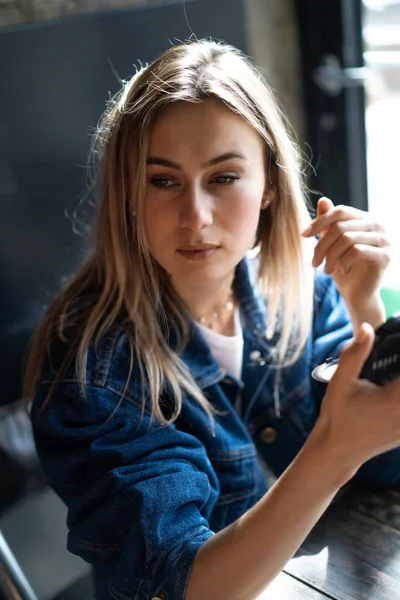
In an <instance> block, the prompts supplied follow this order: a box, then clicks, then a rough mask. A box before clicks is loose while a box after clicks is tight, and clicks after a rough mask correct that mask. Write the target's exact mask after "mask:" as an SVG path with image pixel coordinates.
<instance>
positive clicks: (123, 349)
mask: <svg viewBox="0 0 400 600" xmlns="http://www.w3.org/2000/svg"><path fill="white" fill-rule="evenodd" d="M80 342H81V337H80V335H79V332H78V331H76V330H75V331H72V330H71V331H70V332H69V333H68V335H67V336H66V337H65V338H64V339H60V338H57V339H55V340H54V341H53V342H52V343H51V345H50V347H49V349H48V352H47V356H46V360H45V362H44V365H43V369H42V372H41V375H40V377H39V381H38V386H37V387H38V389H39V390H40V389H49V388H50V387H51V386H52V385H55V388H54V393H55V394H56V395H57V390H58V389H60V388H63V389H65V388H66V387H68V388H69V389H72V388H75V389H76V390H77V393H78V391H79V394H82V395H83V390H82V386H81V383H82V381H81V378H80V377H79V374H78V369H77V361H78V351H79V343H80ZM83 374H84V380H85V387H88V388H92V389H98V390H99V391H100V390H109V391H110V392H114V393H115V395H116V396H118V397H120V396H121V394H122V393H125V395H126V396H127V398H129V397H132V399H136V400H137V401H139V397H141V396H142V394H141V388H142V384H141V377H140V370H139V367H138V362H137V358H136V356H135V352H134V347H133V342H132V338H131V336H130V335H129V331H128V329H127V328H126V327H124V326H123V325H122V324H118V325H113V326H112V327H111V328H110V329H109V330H108V331H107V332H106V333H105V334H104V335H102V336H101V337H100V338H99V339H94V338H93V339H92V340H91V341H90V343H89V346H88V351H87V358H86V365H85V368H84V371H83ZM127 383H128V386H127ZM38 395H39V396H40V395H41V394H38ZM52 395H53V394H52Z"/></svg>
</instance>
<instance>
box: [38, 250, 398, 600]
mask: <svg viewBox="0 0 400 600" xmlns="http://www.w3.org/2000/svg"><path fill="white" fill-rule="evenodd" d="M252 270H253V266H252V263H251V262H250V261H249V260H247V259H245V260H243V261H242V262H241V263H240V264H239V265H238V267H237V271H236V278H235V286H236V287H235V289H236V291H237V292H238V296H239V298H240V310H241V318H242V321H243V335H244V352H243V373H242V380H241V381H238V380H235V379H233V378H232V377H229V376H226V375H225V374H224V373H223V372H222V371H221V369H220V367H219V365H218V364H217V363H216V362H215V360H214V358H213V356H212V355H211V352H210V350H209V348H208V346H207V344H206V342H205V341H204V339H203V338H202V336H201V333H200V331H199V330H198V329H197V328H196V327H193V333H192V336H191V338H190V340H189V343H188V344H187V346H186V348H185V350H184V352H183V353H182V355H181V356H182V359H183V360H184V362H185V363H186V365H187V366H188V368H189V369H190V372H191V374H192V375H193V377H194V379H195V381H196V382H197V384H198V386H199V387H200V388H201V389H202V390H203V392H204V393H205V394H206V396H207V398H208V399H209V400H210V401H211V402H212V403H213V405H214V406H215V407H216V408H218V409H220V410H222V411H223V413H224V414H223V415H220V416H217V417H216V421H215V435H213V433H212V430H211V427H210V421H209V418H208V417H207V415H206V414H205V412H204V411H203V409H202V408H201V407H200V406H199V405H198V403H197V402H195V401H194V400H193V399H192V398H191V397H189V396H186V397H184V401H183V409H182V412H181V414H180V416H179V418H178V420H177V421H176V422H175V423H174V424H172V425H169V426H162V425H161V424H160V422H157V421H154V422H153V423H152V424H150V412H149V409H148V408H147V407H146V406H145V407H144V413H143V414H142V388H141V383H140V377H139V373H138V372H137V371H136V370H135V365H133V374H132V377H131V380H130V383H129V386H128V389H127V391H126V393H125V395H124V397H123V400H122V402H121V403H120V404H119V402H120V399H121V394H122V391H123V389H124V384H125V381H126V379H127V376H128V371H129V346H128V343H127V336H126V333H125V332H124V330H123V329H118V328H115V329H114V330H113V331H112V332H111V333H109V334H108V335H107V336H105V338H104V339H103V340H102V342H101V343H100V345H99V347H98V348H97V349H96V350H95V349H94V347H93V346H91V347H90V351H89V357H88V364H87V372H86V376H87V387H86V389H85V395H83V393H82V389H81V386H80V384H79V382H78V380H77V377H76V375H75V372H74V369H71V370H70V371H68V372H67V373H66V374H65V375H64V376H63V378H62V380H61V382H60V383H59V384H58V386H57V387H56V389H55V391H54V394H53V396H52V398H51V399H50V401H49V403H48V404H47V406H46V408H45V409H44V410H42V411H41V410H40V408H41V404H42V401H43V399H44V397H45V396H46V393H47V391H48V390H49V386H50V385H51V383H52V381H53V379H54V370H52V369H50V367H48V368H46V369H45V370H44V371H43V373H42V376H41V380H40V383H39V386H38V390H37V395H36V398H35V401H34V403H33V406H32V411H31V417H32V423H33V430H34V435H35V440H36V445H37V450H38V454H39V457H40V460H41V464H42V466H43V468H44V471H45V473H46V475H47V478H48V481H49V483H50V485H51V486H52V487H53V489H54V490H55V491H56V493H57V494H58V495H59V496H60V497H61V498H62V500H63V501H64V502H65V503H66V505H67V507H68V519H67V525H68V529H69V534H68V549H69V550H70V551H71V552H73V553H74V554H77V555H79V556H81V557H82V558H83V559H84V560H86V561H88V562H89V563H91V564H92V565H93V570H94V576H95V585H96V594H97V598H98V600H110V599H111V598H114V599H117V600H155V599H161V600H183V599H184V598H185V593H186V587H187V583H188V579H189V576H190V571H191V568H192V565H193V561H194V559H195V556H196V553H197V552H198V550H199V549H200V547H201V546H202V545H203V544H204V543H205V542H206V541H207V540H208V538H210V537H211V536H212V535H214V533H216V532H218V531H220V530H221V529H222V528H224V527H226V526H227V525H229V524H230V523H232V522H233V521H235V520H236V519H238V518H239V517H240V516H241V515H243V513H244V512H245V511H246V510H248V509H249V508H250V507H251V506H253V505H254V504H255V503H256V502H257V501H258V500H259V499H260V498H261V497H262V496H263V495H264V494H265V492H266V489H267V486H266V483H265V479H264V476H263V471H262V468H261V466H260V460H259V457H261V458H262V459H263V460H265V462H266V463H267V465H268V467H269V468H270V469H271V470H272V471H273V472H274V473H275V474H276V475H277V476H279V475H280V474H281V473H282V472H283V470H284V469H285V468H286V467H287V466H288V465H289V464H290V462H291V461H292V460H293V459H294V457H295V456H296V454H297V453H298V452H299V450H300V448H301V447H302V445H303V444H304V442H305V440H306V438H307V436H308V434H309V433H310V431H311V429H312V427H313V426H314V424H315V421H316V419H317V417H318V412H319V406H320V402H321V400H322V398H323V394H324V389H323V385H322V384H317V383H316V382H314V381H313V380H312V379H311V377H310V373H311V370H312V369H313V368H314V367H315V366H317V365H318V364H320V363H322V362H324V361H325V360H326V359H327V358H328V357H336V356H337V355H338V353H339V351H340V348H341V347H342V346H343V344H344V343H345V342H346V341H348V340H349V338H350V337H351V335H352V328H351V325H350V321H349V315H348V312H347V309H346V307H345V305H344V302H343V300H342V299H341V298H340V296H339V294H338V292H337V290H336V288H335V286H334V283H333V281H332V280H331V278H330V277H328V276H326V275H324V274H323V272H321V271H320V270H316V275H315V302H314V319H313V327H312V332H311V335H310V336H309V339H308V341H307V344H306V346H305V349H304V352H303V354H302V356H301V358H300V359H299V360H298V361H297V362H296V363H295V364H294V365H292V366H290V367H287V368H285V369H284V370H283V372H282V377H281V382H280V387H279V404H280V413H277V411H276V407H275V406H274V379H275V377H274V369H273V368H271V364H272V363H273V358H274V353H273V350H272V348H271V345H270V343H269V342H268V340H267V339H266V338H265V337H264V334H263V332H264V330H265V319H266V307H265V305H264V303H263V301H262V300H261V298H260V297H259V295H258V293H257V291H256V289H257V288H256V286H255V284H254V275H253V271H252ZM65 351H66V350H65V347H62V346H61V345H58V346H57V344H55V345H54V348H53V349H52V350H51V363H52V364H54V365H56V364H57V363H58V362H59V361H60V360H62V358H63V357H64V354H65ZM49 364H50V363H49ZM318 386H320V387H318ZM165 402H166V405H167V404H168V398H165ZM118 404H119V405H118ZM357 476H358V477H359V478H361V479H362V480H363V481H365V482H371V483H376V484H384V485H393V484H395V483H396V482H397V481H399V480H400V451H397V450H396V451H392V452H389V453H386V454H384V455H381V456H380V457H378V458H376V459H373V460H371V461H370V462H369V463H367V464H366V465H364V466H363V467H362V468H361V469H360V470H359V472H358V475H357ZM305 485H307V482H305Z"/></svg>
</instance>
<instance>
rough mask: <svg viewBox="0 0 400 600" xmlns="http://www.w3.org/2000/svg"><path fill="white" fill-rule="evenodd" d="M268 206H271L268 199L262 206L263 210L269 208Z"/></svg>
mask: <svg viewBox="0 0 400 600" xmlns="http://www.w3.org/2000/svg"><path fill="white" fill-rule="evenodd" d="M268 204H269V199H268V198H266V199H265V200H263V202H262V204H261V206H262V208H267V206H268Z"/></svg>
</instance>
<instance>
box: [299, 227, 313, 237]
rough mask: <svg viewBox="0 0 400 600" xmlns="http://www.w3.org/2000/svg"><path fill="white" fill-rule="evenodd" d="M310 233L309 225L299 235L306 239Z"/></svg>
mask: <svg viewBox="0 0 400 600" xmlns="http://www.w3.org/2000/svg"><path fill="white" fill-rule="evenodd" d="M311 232H312V225H309V226H308V227H306V228H305V229H303V231H302V232H301V235H304V236H305V237H306V236H307V235H310V233H311Z"/></svg>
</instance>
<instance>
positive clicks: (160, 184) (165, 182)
mask: <svg viewBox="0 0 400 600" xmlns="http://www.w3.org/2000/svg"><path fill="white" fill-rule="evenodd" d="M149 183H150V185H154V187H156V188H169V187H172V186H173V185H175V183H174V182H173V181H172V179H168V177H153V178H152V179H150V181H149Z"/></svg>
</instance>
